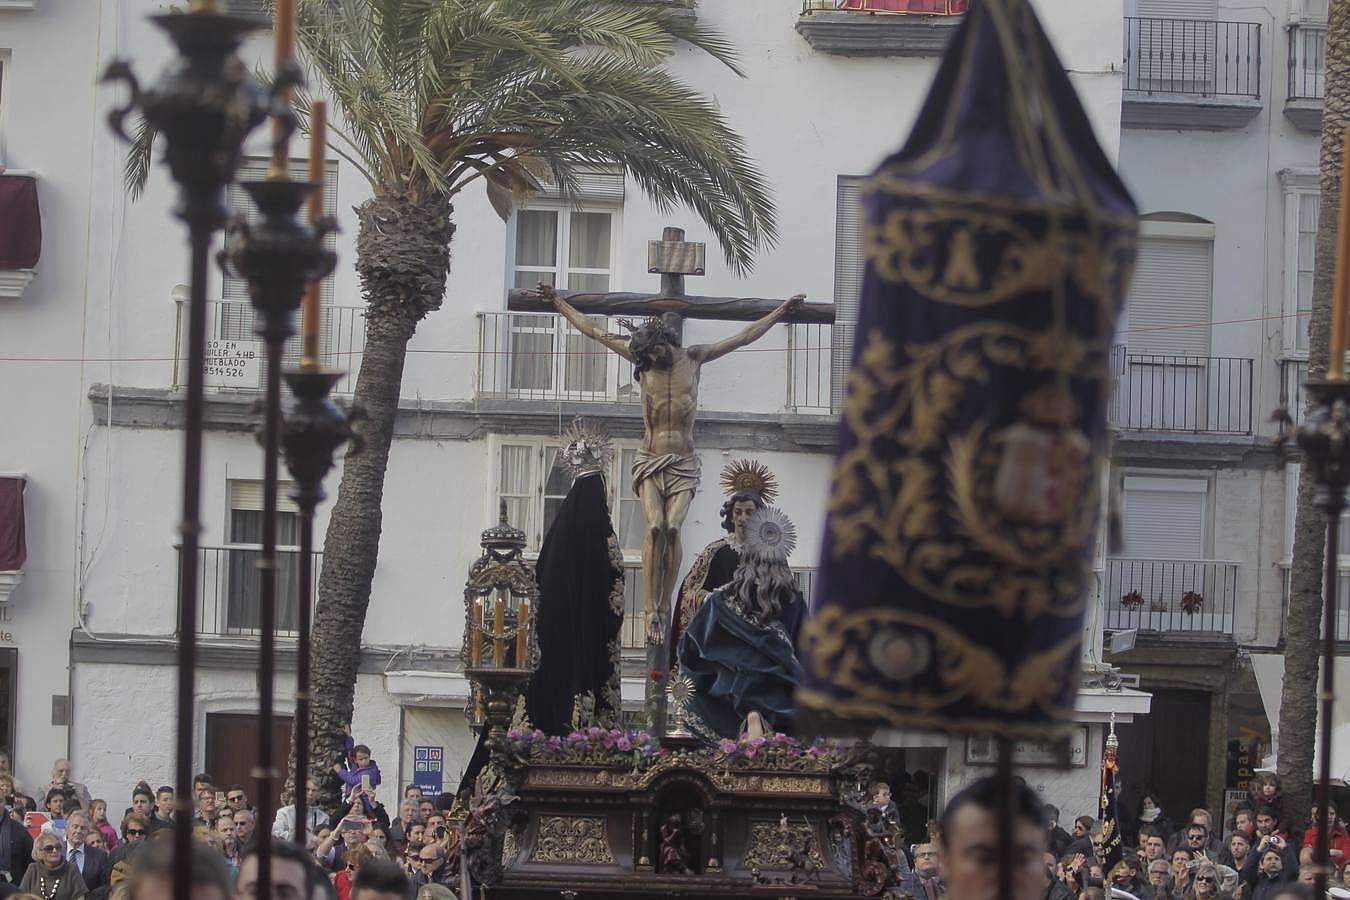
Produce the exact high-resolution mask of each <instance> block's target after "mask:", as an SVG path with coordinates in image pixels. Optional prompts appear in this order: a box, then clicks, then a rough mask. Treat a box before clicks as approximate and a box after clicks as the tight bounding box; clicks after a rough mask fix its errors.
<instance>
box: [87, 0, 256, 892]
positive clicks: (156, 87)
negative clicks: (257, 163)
mask: <svg viewBox="0 0 1350 900" xmlns="http://www.w3.org/2000/svg"><path fill="white" fill-rule="evenodd" d="M150 19H151V21H152V22H154V23H155V25H157V26H158V27H159V28H160V29H162V30H163V31H164V32H165V33H166V34H167V35H168V36H169V39H170V40H172V41H173V43H174V45H175V46H176V47H177V49H178V54H179V55H178V57H177V58H176V59H175V60H174V61H173V62H171V63H170V64H169V66H168V67H167V68H166V69H165V70H164V72H163V74H162V75H161V76H160V79H159V80H158V81H157V82H156V83H155V84H153V85H151V86H149V87H147V88H145V89H144V90H142V89H141V87H140V85H139V83H138V82H137V80H136V78H135V76H134V75H133V74H132V71H131V67H130V65H129V64H128V63H126V62H121V61H119V62H114V63H112V64H111V65H110V66H108V69H107V70H106V72H105V73H104V76H103V80H104V81H112V82H119V81H120V82H123V83H125V84H126V85H127V87H128V88H129V89H130V92H131V97H130V99H129V101H128V102H127V103H126V104H125V105H123V106H119V107H117V108H115V109H113V111H112V112H111V113H110V115H109V122H110V124H111V125H112V128H113V130H114V131H115V132H116V133H117V134H118V135H120V136H121V137H123V138H126V132H125V130H124V128H123V123H124V121H125V119H126V117H127V116H128V115H129V114H130V113H131V111H132V110H133V109H137V108H139V110H140V112H141V115H142V116H143V117H144V119H145V121H146V122H147V123H148V125H149V126H150V127H151V128H153V129H154V131H155V132H156V133H157V134H158V135H159V136H161V137H162V138H163V140H164V161H165V163H166V164H167V165H168V167H169V172H170V174H171V175H172V177H173V179H174V181H176V182H177V183H178V186H179V193H178V202H177V204H176V206H175V208H174V214H175V215H176V216H177V217H178V218H180V219H182V220H183V221H184V222H186V223H187V226H188V235H189V244H190V247H191V264H190V271H191V276H190V279H189V280H190V293H189V298H188V335H187V338H188V340H187V344H188V345H187V358H188V381H187V392H186V395H185V397H184V428H185V435H184V441H183V496H182V517H181V520H180V522H179V533H180V543H179V551H178V553H179V561H178V703H177V706H178V729H177V741H176V752H177V759H176V765H175V787H176V800H175V809H176V813H175V822H174V866H175V875H174V896H175V898H176V900H187V898H188V897H189V895H190V891H191V884H192V878H191V875H192V856H191V848H192V817H193V805H192V802H193V797H192V763H193V753H192V738H193V734H194V731H195V727H194V712H195V710H194V701H195V694H196V671H197V631H196V629H197V585H198V570H197V551H198V546H199V544H200V539H201V465H202V430H203V405H204V390H205V363H206V280H207V266H208V262H209V259H210V247H211V240H212V236H213V235H214V234H215V232H216V231H217V230H219V229H220V227H221V226H222V225H224V224H225V219H226V217H227V215H228V212H227V209H226V206H225V186H226V185H227V184H229V183H230V182H231V181H233V180H234V175H235V171H236V170H237V169H238V167H239V161H240V154H241V147H242V145H243V141H244V138H245V136H247V134H248V133H249V132H250V131H252V130H253V128H255V127H256V126H257V125H258V124H260V123H261V122H262V120H263V118H264V117H265V113H266V103H265V101H264V98H263V95H262V93H261V91H260V90H259V88H258V85H257V84H256V82H254V80H253V78H252V77H251V76H250V75H249V72H248V69H247V67H245V66H244V64H243V63H242V62H241V61H240V59H239V57H238V56H237V55H236V51H237V50H238V48H239V45H240V43H241V42H242V41H243V39H244V37H245V36H246V35H247V34H248V33H249V32H251V31H253V30H255V29H256V28H257V25H256V24H254V23H253V22H250V21H249V20H247V19H240V18H235V17H232V16H225V15H219V14H216V13H214V12H206V11H200V12H193V13H190V14H188V15H177V14H176V15H160V16H151V17H150ZM263 830H264V831H266V830H267V829H263Z"/></svg>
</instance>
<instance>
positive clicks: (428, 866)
mask: <svg viewBox="0 0 1350 900" xmlns="http://www.w3.org/2000/svg"><path fill="white" fill-rule="evenodd" d="M446 863H447V859H446V855H445V846H444V845H442V844H426V845H424V846H423V847H422V849H421V850H419V851H417V863H416V864H417V871H416V872H415V873H414V874H413V877H412V885H411V887H412V889H413V891H414V892H416V891H418V890H420V889H421V888H422V887H424V886H425V885H428V884H444V885H447V886H449V884H450V882H451V880H452V878H451V875H450V867H449V866H448V865H446Z"/></svg>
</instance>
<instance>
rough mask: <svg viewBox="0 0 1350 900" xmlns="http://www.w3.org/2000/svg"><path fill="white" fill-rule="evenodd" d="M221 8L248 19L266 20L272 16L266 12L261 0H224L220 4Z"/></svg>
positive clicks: (232, 14)
mask: <svg viewBox="0 0 1350 900" xmlns="http://www.w3.org/2000/svg"><path fill="white" fill-rule="evenodd" d="M221 8H222V10H223V11H224V12H225V13H227V14H229V15H231V16H243V17H244V18H248V19H261V20H264V21H267V22H270V21H271V20H272V17H271V16H270V15H269V14H268V12H267V7H266V6H264V5H263V0H225V2H224V3H222V4H221Z"/></svg>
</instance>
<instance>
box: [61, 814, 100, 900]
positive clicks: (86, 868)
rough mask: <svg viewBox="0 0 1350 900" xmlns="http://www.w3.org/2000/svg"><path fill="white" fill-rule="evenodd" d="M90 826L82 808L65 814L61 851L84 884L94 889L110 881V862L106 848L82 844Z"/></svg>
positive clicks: (87, 816)
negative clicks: (64, 832)
mask: <svg viewBox="0 0 1350 900" xmlns="http://www.w3.org/2000/svg"><path fill="white" fill-rule="evenodd" d="M90 827H91V826H90V824H89V814H88V813H86V812H85V811H84V810H82V809H77V810H75V811H74V812H72V813H71V814H70V815H68V816H66V846H65V849H64V851H63V852H64V853H65V856H66V859H67V860H69V861H70V862H71V863H73V864H74V865H75V868H77V869H79V870H80V874H81V875H83V876H84V886H85V887H86V888H88V889H89V890H91V891H94V890H98V889H99V888H101V887H103V886H104V885H105V884H108V883H109V882H110V881H111V879H112V863H111V862H109V860H108V851H107V850H102V849H99V848H98V847H86V846H85V845H84V839H85V838H86V837H88V836H89V829H90Z"/></svg>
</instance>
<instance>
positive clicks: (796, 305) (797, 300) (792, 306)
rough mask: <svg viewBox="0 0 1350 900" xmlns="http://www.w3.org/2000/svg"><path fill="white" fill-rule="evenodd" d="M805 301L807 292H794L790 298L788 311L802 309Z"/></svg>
mask: <svg viewBox="0 0 1350 900" xmlns="http://www.w3.org/2000/svg"><path fill="white" fill-rule="evenodd" d="M805 302H806V295H805V294H794V295H793V296H791V297H789V298H788V301H787V311H788V312H796V311H797V310H799V309H801V306H802V304H803V303H805Z"/></svg>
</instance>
